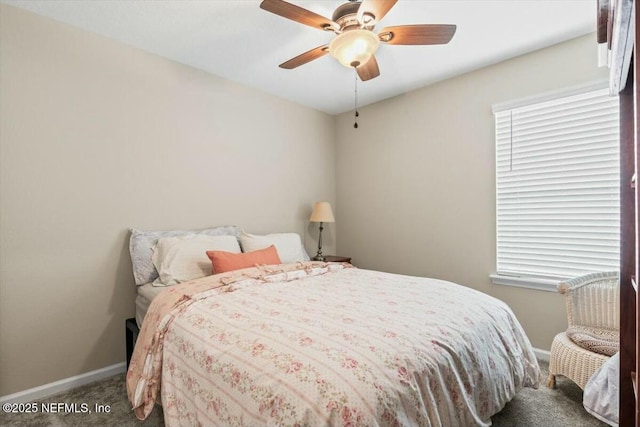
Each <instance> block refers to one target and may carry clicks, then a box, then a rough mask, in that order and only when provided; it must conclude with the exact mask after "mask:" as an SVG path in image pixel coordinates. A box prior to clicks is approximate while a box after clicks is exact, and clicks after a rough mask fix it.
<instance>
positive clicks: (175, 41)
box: [0, 0, 596, 114]
mask: <svg viewBox="0 0 640 427" xmlns="http://www.w3.org/2000/svg"><path fill="white" fill-rule="evenodd" d="M0 1H2V2H3V3H7V4H10V5H13V6H17V7H21V8H24V9H27V10H30V11H32V12H35V13H37V14H40V15H44V16H48V17H51V18H53V19H56V20H58V21H62V22H65V23H67V24H70V25H74V26H77V27H80V28H83V29H85V30H88V31H92V32H95V33H98V34H101V35H104V36H107V37H109V38H112V39H116V40H119V41H121V42H123V43H126V44H128V45H130V46H134V47H137V48H140V49H143V50H145V51H148V52H152V53H155V54H158V55H160V56H163V57H166V58H169V59H172V60H175V61H178V62H181V63H184V64H187V65H190V66H192V67H195V68H199V69H201V70H205V71H208V72H210V73H212V74H215V75H218V76H221V77H224V78H227V79H229V80H233V81H236V82H239V83H242V84H245V85H247V86H251V87H254V88H257V89H260V90H262V91H265V92H268V93H271V94H275V95H277V96H280V97H282V98H286V99H289V100H291V101H294V102H296V103H299V104H303V105H306V106H309V107H312V108H315V109H318V110H321V111H324V112H327V113H330V114H337V113H341V112H344V111H349V110H351V109H352V108H353V106H354V79H355V76H354V72H353V70H350V69H348V68H346V67H343V66H342V65H340V64H339V63H338V62H337V61H336V60H335V59H333V58H332V57H331V56H329V55H326V56H324V57H322V58H320V59H317V60H315V61H313V62H310V63H308V64H306V65H303V66H301V67H298V68H296V69H293V70H283V69H281V68H279V67H278V64H280V63H282V62H284V61H286V60H288V59H291V58H292V57H294V56H296V55H298V54H300V53H303V52H306V51H307V50H310V49H312V48H315V47H317V46H320V45H322V44H325V43H327V42H328V41H329V40H331V38H332V35H333V34H332V33H329V32H324V31H319V30H315V29H313V28H311V27H308V26H306V25H302V24H299V23H296V22H293V21H290V20H287V19H285V18H281V17H279V16H276V15H274V14H272V13H269V12H266V11H264V10H262V9H260V8H259V4H260V0H233V1H224V0H202V1H196V0H189V1H184V0H182V1H179V0H163V1H160V0H155V1H146V0H0ZM289 1H290V2H291V3H295V4H296V5H298V6H302V7H304V8H306V9H309V10H311V11H313V12H316V13H318V14H320V15H323V16H326V17H328V18H331V15H332V13H333V10H334V9H335V8H336V7H337V6H339V5H340V4H342V3H344V1H341V0H313V1H311V0H307V1H301V0H289ZM403 24H456V25H457V27H458V28H457V32H456V34H455V35H454V37H453V39H452V40H451V42H450V43H449V44H447V45H442V46H397V45H396V46H391V45H381V46H380V48H379V50H378V52H377V53H376V57H377V59H378V64H379V66H380V77H377V78H375V79H373V80H370V81H367V82H359V83H358V99H359V103H360V105H366V104H370V103H373V102H376V101H380V100H383V99H386V98H389V97H392V96H396V95H399V94H402V93H405V92H408V91H411V90H414V89H417V88H419V87H422V86H425V85H428V84H431V83H434V82H436V81H438V80H443V79H446V78H449V77H451V76H455V75H459V74H463V73H465V72H468V71H471V70H474V69H478V68H481V67H485V66H487V65H490V64H494V63H497V62H500V61H503V60H505V59H508V58H511V57H514V56H518V55H521V54H524V53H527V52H531V51H533V50H537V49H540V48H543V47H546V46H550V45H553V44H556V43H559V42H562V41H564V40H568V39H571V38H575V37H578V36H581V35H584V34H587V33H590V32H593V31H595V29H596V0H547V1H545V0H510V1H507V0H497V1H484V0H467V1H462V0H448V1H431V0H428V1H427V0H400V1H398V3H397V4H396V5H395V6H394V7H393V9H391V11H390V12H389V13H388V14H387V15H386V16H385V17H384V19H383V20H382V22H381V23H380V24H379V25H378V26H377V27H376V28H377V29H381V28H382V27H384V26H389V25H403ZM594 52H595V50H594ZM595 60H596V59H595V58H594V61H595Z"/></svg>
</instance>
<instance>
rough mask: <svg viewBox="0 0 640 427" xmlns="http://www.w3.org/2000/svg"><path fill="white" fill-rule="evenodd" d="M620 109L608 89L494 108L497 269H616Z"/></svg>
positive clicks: (529, 272)
mask: <svg viewBox="0 0 640 427" xmlns="http://www.w3.org/2000/svg"><path fill="white" fill-rule="evenodd" d="M618 115H619V113H618V98H617V97H610V96H609V95H608V90H607V89H602V90H595V91H589V92H586V93H581V94H577V95H575V94H574V95H571V96H564V97H559V98H556V99H553V100H548V101H545V102H539V103H533V104H530V105H527V106H522V107H518V108H513V109H507V110H503V111H497V112H495V134H496V202H497V223H496V225H497V273H498V274H499V275H508V276H519V277H534V278H544V279H565V278H570V277H576V276H579V275H582V274H587V273H591V272H599V271H609V270H615V271H617V270H618V269H619V241H620V225H619V223H620V188H619V186H620V176H619V175H620V172H619V170H620V164H619V163H620V161H619V122H618Z"/></svg>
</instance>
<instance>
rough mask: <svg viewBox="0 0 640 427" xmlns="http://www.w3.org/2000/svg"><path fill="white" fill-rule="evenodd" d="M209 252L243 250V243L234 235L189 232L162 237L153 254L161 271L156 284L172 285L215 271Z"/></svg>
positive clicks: (237, 251)
mask: <svg viewBox="0 0 640 427" xmlns="http://www.w3.org/2000/svg"><path fill="white" fill-rule="evenodd" d="M207 251H227V252H234V253H240V246H239V245H238V240H237V239H236V237H235V236H206V235H202V234H190V235H186V236H180V237H164V238H162V239H159V240H158V243H157V244H156V246H155V248H154V251H153V255H152V256H151V259H152V261H153V265H154V266H155V267H156V270H158V278H157V279H156V280H155V281H154V282H153V285H154V286H170V285H175V284H178V283H181V282H185V281H187V280H193V279H197V278H199V277H204V276H210V275H211V274H213V273H212V270H211V260H210V259H209V257H208V256H207Z"/></svg>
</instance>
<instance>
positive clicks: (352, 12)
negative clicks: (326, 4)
mask: <svg viewBox="0 0 640 427" xmlns="http://www.w3.org/2000/svg"><path fill="white" fill-rule="evenodd" d="M361 3H362V2H360V1H349V2H348V3H344V4H342V5H340V6H338V8H337V9H336V10H335V11H334V12H333V16H332V18H331V20H332V21H333V22H335V23H337V24H338V25H340V31H344V30H348V29H353V28H360V23H359V22H358V9H360V4H361ZM362 28H364V29H372V28H373V26H363V27H362Z"/></svg>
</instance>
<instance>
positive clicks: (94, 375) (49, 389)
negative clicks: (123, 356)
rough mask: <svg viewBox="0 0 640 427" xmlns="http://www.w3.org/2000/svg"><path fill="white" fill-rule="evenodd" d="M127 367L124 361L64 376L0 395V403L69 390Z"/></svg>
mask: <svg viewBox="0 0 640 427" xmlns="http://www.w3.org/2000/svg"><path fill="white" fill-rule="evenodd" d="M126 368H127V364H126V363H125V362H120V363H116V364H115V365H111V366H107V367H105V368H101V369H96V370H95V371H91V372H86V373H84V374H80V375H76V376H74V377H70V378H65V379H63V380H60V381H55V382H52V383H49V384H45V385H41V386H39V387H34V388H30V389H28V390H24V391H19V392H17V393H13V394H8V395H6V396H0V403H26V402H32V401H34V400H38V399H42V398H45V397H49V396H51V395H53V394H57V393H61V392H63V391H69V390H71V389H74V388H76V387H80V386H83V385H85V384H89V383H92V382H94V381H98V380H101V379H103V378H107V377H111V376H113V375H117V374H124V373H125V371H126Z"/></svg>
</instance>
